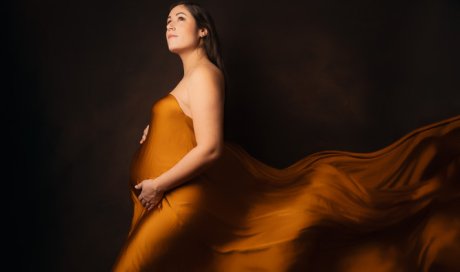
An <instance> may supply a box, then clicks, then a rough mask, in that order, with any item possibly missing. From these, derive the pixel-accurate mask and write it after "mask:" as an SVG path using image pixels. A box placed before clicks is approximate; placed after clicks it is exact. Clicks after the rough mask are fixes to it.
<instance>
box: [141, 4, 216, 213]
mask: <svg viewBox="0 0 460 272" xmlns="http://www.w3.org/2000/svg"><path fill="white" fill-rule="evenodd" d="M171 34H172V35H176V36H175V37H168V36H169V35H171ZM207 34H208V31H207V29H206V28H201V29H200V28H198V27H197V25H196V21H195V19H194V18H193V16H192V14H191V13H190V12H189V11H188V10H187V8H186V7H185V6H183V5H178V6H176V7H174V8H173V9H172V10H171V12H170V13H169V16H168V19H167V25H166V38H167V41H168V47H169V50H170V51H171V52H173V53H176V54H178V55H179V57H180V58H181V60H182V64H183V71H184V76H183V78H182V79H181V80H180V82H179V83H178V84H177V86H176V87H175V88H174V89H173V90H172V91H171V92H170V93H171V94H172V95H174V96H175V97H176V99H177V101H178V103H179V105H180V107H181V109H182V111H183V112H184V114H186V115H187V116H189V117H190V118H192V119H193V129H194V133H195V139H196V142H197V145H196V146H195V147H194V148H193V149H191V150H190V151H189V152H188V153H187V154H186V155H185V156H184V157H182V159H181V160H180V161H178V162H177V163H176V164H175V165H174V166H173V167H171V168H170V169H169V170H168V171H166V172H164V173H163V174H162V175H160V176H158V177H156V178H154V179H146V180H143V181H141V182H140V183H139V184H138V185H136V188H137V189H141V190H142V192H141V193H140V195H139V200H140V201H141V203H142V205H144V207H146V208H147V210H149V211H150V210H152V209H153V208H154V207H155V206H157V207H158V208H161V206H159V205H157V204H160V203H161V199H162V198H163V195H164V193H165V192H166V191H168V190H171V189H173V188H175V187H177V186H179V185H181V184H182V183H184V182H186V181H187V180H190V179H191V178H193V177H195V176H197V175H198V174H200V173H201V172H202V171H203V170H205V169H206V168H208V167H209V166H210V165H211V164H212V163H213V162H214V161H215V160H217V159H218V158H219V156H220V155H221V153H222V147H223V117H224V116H223V105H224V77H223V74H222V72H221V71H220V69H219V68H218V67H216V66H215V65H214V64H213V63H212V62H211V61H210V60H209V59H208V57H207V55H206V52H205V49H204V48H203V47H202V44H203V40H202V37H203V36H205V35H207ZM148 130H149V126H147V127H146V128H145V129H144V133H143V136H142V139H141V141H140V143H141V144H142V143H143V142H144V141H145V138H146V136H147V134H148Z"/></svg>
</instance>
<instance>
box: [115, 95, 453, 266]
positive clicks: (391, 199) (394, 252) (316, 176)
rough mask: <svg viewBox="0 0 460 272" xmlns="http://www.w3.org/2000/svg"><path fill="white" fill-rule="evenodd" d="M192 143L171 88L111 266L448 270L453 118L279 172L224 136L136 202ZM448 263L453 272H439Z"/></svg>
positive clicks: (159, 107) (140, 161)
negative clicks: (212, 153) (153, 195)
mask: <svg viewBox="0 0 460 272" xmlns="http://www.w3.org/2000/svg"><path fill="white" fill-rule="evenodd" d="M194 146H196V141H195V137H194V132H193V120H192V119H191V118H190V117H188V116H187V115H186V114H185V113H184V112H183V111H182V110H181V107H180V104H179V103H178V101H177V99H176V98H175V97H174V95H172V94H167V95H166V96H164V97H163V98H161V99H160V100H158V101H156V102H155V103H154V104H153V106H152V115H151V122H150V131H149V133H148V136H147V138H146V141H145V142H144V143H143V144H142V145H140V147H139V149H138V150H137V151H136V153H135V155H134V158H133V161H132V165H131V176H130V183H129V189H130V192H131V197H132V202H133V204H134V213H133V217H132V223H131V228H130V231H129V234H128V236H127V238H126V241H125V244H124V246H123V248H122V249H121V251H120V253H119V255H118V258H117V259H116V262H115V264H114V265H113V268H112V269H113V271H224V272H226V271H229V272H233V271H235V272H239V271H274V272H281V271H392V272H393V271H438V270H431V269H447V270H439V271H456V269H460V260H459V259H460V258H459V257H460V215H459V213H460V115H459V116H456V117H452V118H449V119H445V120H442V121H440V122H437V123H433V124H430V125H427V126H424V127H420V128H418V129H416V130H414V131H412V132H410V133H408V134H407V135H405V136H404V137H401V138H400V139H398V140H397V141H395V142H393V143H392V144H390V145H388V146H386V147H385V148H382V149H380V150H377V151H375V152H370V153H354V152H345V151H336V150H327V151H322V152H317V153H314V154H310V155H308V156H306V157H304V158H303V159H301V160H299V161H297V162H296V163H294V164H292V165H290V166H289V167H286V168H284V169H277V168H274V167H271V166H268V165H266V164H264V163H263V162H261V161H259V160H257V159H255V158H254V157H252V156H251V155H250V154H249V153H247V152H246V151H245V150H244V149H243V148H242V147H241V146H239V145H237V144H235V143H232V142H228V141H227V142H225V151H224V153H223V156H222V157H221V158H220V159H219V160H218V161H216V162H215V163H214V164H213V165H212V166H211V167H210V168H208V169H206V170H205V171H204V172H203V173H202V174H200V175H198V176H196V177H195V178H193V179H191V180H189V181H187V182H185V183H184V184H182V185H180V186H179V187H176V188H175V189H173V190H171V191H168V192H166V194H165V196H164V198H163V200H162V208H161V209H154V210H152V211H150V212H148V211H147V210H145V209H144V208H143V206H142V205H141V203H140V202H139V200H138V198H137V196H138V195H139V193H140V191H139V190H137V189H134V185H135V184H137V183H138V182H140V181H142V180H144V179H148V178H154V177H156V176H159V175H160V174H162V173H163V172H165V171H167V170H168V169H169V168H171V167H172V166H173V165H174V164H175V163H176V162H178V161H179V160H180V159H181V157H183V156H184V155H185V154H186V153H187V152H188V151H190V150H191V149H192V148H193V147H194ZM449 269H453V270H449Z"/></svg>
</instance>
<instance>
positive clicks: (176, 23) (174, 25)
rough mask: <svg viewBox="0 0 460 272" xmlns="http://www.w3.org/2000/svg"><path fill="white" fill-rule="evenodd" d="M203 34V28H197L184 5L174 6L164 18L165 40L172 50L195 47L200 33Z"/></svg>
mask: <svg viewBox="0 0 460 272" xmlns="http://www.w3.org/2000/svg"><path fill="white" fill-rule="evenodd" d="M204 34H206V32H204V29H202V30H199V29H197V26H196V21H195V18H194V17H193V15H192V14H191V13H190V12H189V11H188V10H187V8H186V7H185V6H184V5H178V6H175V7H174V8H173V9H172V10H171V12H170V13H169V15H168V18H167V19H166V40H167V42H168V47H169V50H170V51H172V52H178V51H182V50H184V49H187V48H190V49H194V48H196V47H197V46H198V45H199V42H200V35H204Z"/></svg>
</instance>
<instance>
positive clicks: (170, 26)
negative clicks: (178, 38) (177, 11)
mask: <svg viewBox="0 0 460 272" xmlns="http://www.w3.org/2000/svg"><path fill="white" fill-rule="evenodd" d="M166 30H176V27H175V26H174V25H173V23H172V22H171V23H170V24H169V26H168V27H167V28H166Z"/></svg>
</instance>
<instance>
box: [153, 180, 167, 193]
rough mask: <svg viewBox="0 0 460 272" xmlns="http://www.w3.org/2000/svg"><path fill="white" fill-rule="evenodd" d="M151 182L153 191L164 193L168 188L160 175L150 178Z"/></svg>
mask: <svg viewBox="0 0 460 272" xmlns="http://www.w3.org/2000/svg"><path fill="white" fill-rule="evenodd" d="M151 182H152V184H153V189H155V191H158V192H163V193H164V192H166V191H167V190H168V188H166V186H165V185H164V184H163V183H162V182H161V178H160V177H156V178H154V179H151Z"/></svg>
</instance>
